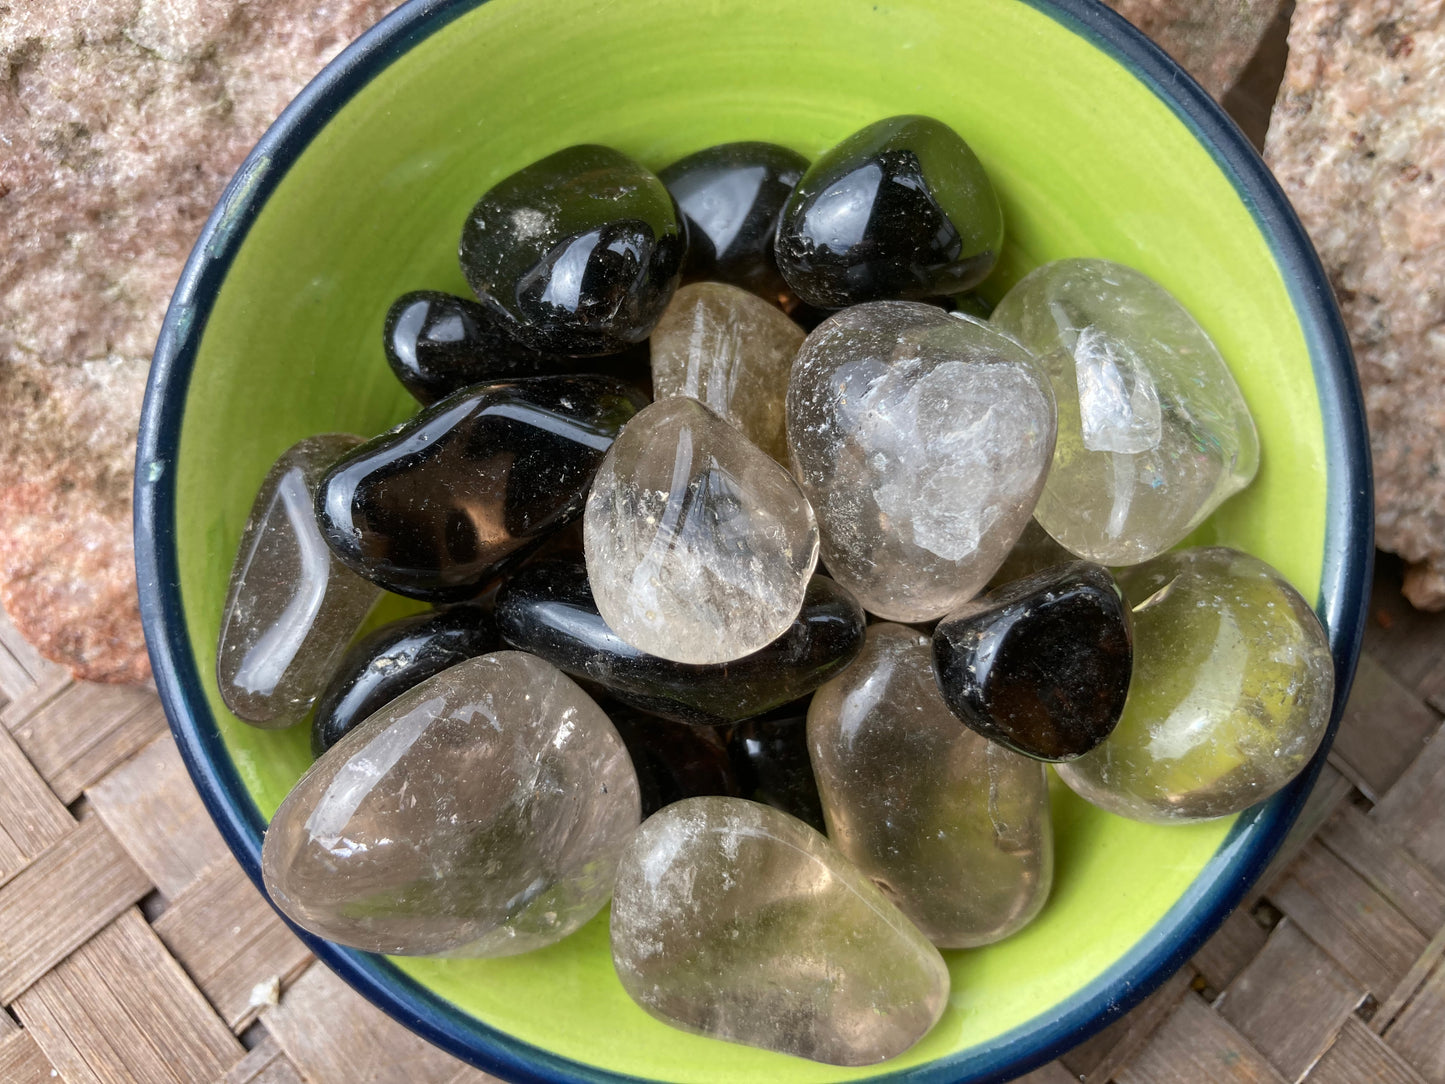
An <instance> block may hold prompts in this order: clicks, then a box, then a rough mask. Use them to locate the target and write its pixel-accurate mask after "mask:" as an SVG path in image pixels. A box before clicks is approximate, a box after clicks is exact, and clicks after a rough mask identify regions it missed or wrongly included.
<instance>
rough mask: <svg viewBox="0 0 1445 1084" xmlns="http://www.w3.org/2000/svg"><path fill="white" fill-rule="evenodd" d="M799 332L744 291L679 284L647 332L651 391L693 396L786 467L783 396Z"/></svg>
mask: <svg viewBox="0 0 1445 1084" xmlns="http://www.w3.org/2000/svg"><path fill="white" fill-rule="evenodd" d="M804 337H805V336H804V332H803V329H802V328H801V327H799V326H798V325H797V324H796V323H794V322H793V321H792V320H790V319H789V318H788V317H787V316H785V315H784V314H783V312H782V310H780V309H779V308H778V307H777V306H776V305H770V304H768V303H767V302H766V301H763V300H761V299H760V298H758V297H756V296H754V295H753V294H750V293H748V292H747V291H746V290H741V289H739V288H738V287H736V286H728V285H726V284H725V283H721V282H696V283H693V284H692V285H690V286H684V287H682V289H680V290H678V291H677V293H676V294H674V295H673V298H672V303H671V304H669V305H668V306H667V311H666V312H664V313H663V314H662V319H661V320H659V321H658V322H657V327H656V328H654V329H653V332H652V394H653V397H654V398H656V399H667V398H671V397H673V396H678V395H686V396H688V397H690V398H693V399H697V400H698V401H699V402H701V403H703V404H705V405H706V406H709V407H711V408H712V410H713V411H714V412H715V413H717V414H719V415H721V416H722V417H724V418H726V419H727V420H728V421H730V422H732V423H733V425H735V426H737V427H738V428H739V429H740V430H742V433H743V435H744V436H745V437H747V438H748V439H749V440H750V441H752V442H753V443H754V444H756V445H757V446H758V447H759V448H761V449H762V450H763V451H765V452H767V453H768V454H769V455H770V456H772V457H773V458H774V459H776V460H777V461H778V462H779V463H782V464H784V465H785V466H786V465H787V462H788V436H787V432H786V430H785V428H784V410H783V401H784V398H785V397H786V396H787V394H788V374H789V373H790V372H791V371H792V367H793V358H794V357H795V356H796V355H797V353H798V348H799V347H801V346H802V345H803V339H804Z"/></svg>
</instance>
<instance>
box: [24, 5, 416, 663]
mask: <svg viewBox="0 0 1445 1084" xmlns="http://www.w3.org/2000/svg"><path fill="white" fill-rule="evenodd" d="M390 6H391V2H390V0H333V2H330V3H327V4H325V5H317V4H313V3H311V2H309V0H268V2H267V3H265V4H252V3H244V4H243V3H235V2H224V3H222V2H215V0H88V2H86V3H78V2H71V3H64V2H60V0H57V2H54V3H52V2H49V0H45V2H23V0H22V2H21V3H18V4H12V5H10V6H9V7H8V8H3V9H0V11H3V15H0V143H3V144H4V146H3V147H0V252H3V253H4V254H5V257H4V259H3V260H0V448H3V449H5V453H6V460H7V462H6V466H7V470H6V472H5V475H4V478H3V479H0V602H3V604H4V606H5V608H6V610H7V611H8V612H9V613H10V615H11V618H12V619H13V620H14V622H15V624H16V625H17V626H18V627H19V628H20V630H21V631H22V632H23V633H24V634H25V636H26V637H27V638H28V639H30V640H31V641H32V642H34V643H35V644H36V645H37V646H38V647H39V648H40V649H41V651H42V652H43V653H44V654H46V655H47V656H49V657H51V658H53V659H55V660H57V661H59V662H62V663H65V664H66V665H68V666H69V667H70V668H71V669H72V670H73V671H74V673H75V674H76V676H77V677H81V678H88V679H93V680H102V681H141V680H144V679H145V678H146V677H147V675H148V672H149V667H148V664H147V662H146V657H145V645H144V640H143V638H142V636H141V630H140V620H139V616H138V611H137V607H136V601H135V577H134V569H133V558H132V554H131V541H130V531H131V526H130V514H131V513H130V478H131V466H132V460H133V456H134V443H135V427H136V421H137V417H138V413H139V408H140V398H141V392H142V390H143V388H144V385H145V377H146V371H147V367H148V364H149V358H150V353H151V350H152V348H153V346H154V344H155V338H156V334H157V332H158V331H159V329H160V322H161V317H162V316H163V315H164V312H165V305H166V301H167V299H168V298H169V296H170V293H171V290H172V288H173V286H174V284H175V281H176V278H177V276H178V275H179V274H180V270H181V265H182V264H183V263H184V261H185V257H186V254H187V253H188V252H189V250H190V248H191V245H192V243H193V242H194V240H195V237H196V234H197V233H198V232H199V231H200V228H201V225H202V223H203V222H204V221H205V218H206V215H207V213H208V212H209V210H210V208H211V206H212V205H213V204H214V203H215V201H216V199H217V197H218V196H219V195H220V192H221V189H222V188H223V187H224V185H225V182H226V180H227V178H229V176H230V175H231V173H232V172H233V171H234V170H235V168H236V166H237V165H239V164H240V161H241V159H242V158H243V157H244V156H245V153H246V151H247V150H248V149H249V148H250V146H251V145H252V144H253V143H254V142H255V141H256V139H257V138H258V137H259V136H260V134H261V133H262V132H263V131H264V130H265V128H266V126H267V125H268V124H269V123H270V122H271V120H272V119H274V118H275V116H276V115H277V114H278V113H279V112H280V111H281V108H282V107H283V106H284V105H285V104H286V102H287V101H289V100H290V99H291V98H292V97H293V96H294V95H295V93H296V92H297V91H298V90H299V89H300V88H301V86H302V85H303V84H304V83H305V81H306V80H307V79H309V78H310V77H311V76H312V75H313V74H315V72H316V71H317V70H318V69H319V68H321V66H322V65H323V64H325V63H326V61H328V60H330V59H331V57H332V56H334V55H335V54H336V53H337V52H339V51H340V49H341V48H342V46H343V45H345V43H346V42H347V41H348V40H349V39H351V38H352V37H354V36H356V35H357V34H358V33H359V32H360V31H361V30H363V29H364V28H365V27H367V26H368V25H370V24H371V23H372V22H374V21H375V20H376V19H378V18H379V17H380V16H381V15H382V14H383V13H384V12H385V11H386V10H387V9H388V8H389V7H390Z"/></svg>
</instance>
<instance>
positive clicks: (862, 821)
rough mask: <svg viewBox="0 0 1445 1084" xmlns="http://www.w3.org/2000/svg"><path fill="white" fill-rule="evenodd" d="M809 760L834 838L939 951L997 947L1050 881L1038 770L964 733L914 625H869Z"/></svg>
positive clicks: (822, 698)
mask: <svg viewBox="0 0 1445 1084" xmlns="http://www.w3.org/2000/svg"><path fill="white" fill-rule="evenodd" d="M808 752H809V756H810V759H811V760H812V763H813V772H814V774H815V775H816V776H817V780H818V792H819V794H820V795H821V796H822V799H823V816H824V817H825V818H826V820H827V824H828V838H829V839H831V840H832V841H833V842H834V843H835V844H836V845H837V847H838V849H839V850H841V851H842V852H843V853H844V854H845V855H846V856H847V857H848V859H849V860H850V861H851V862H853V864H854V865H856V866H857V867H858V868H859V869H860V870H862V871H863V873H865V874H866V875H867V876H868V877H870V878H872V880H873V881H874V883H875V884H877V885H878V886H879V887H880V888H881V889H882V890H883V892H884V894H885V895H886V896H887V897H888V898H889V900H891V901H892V902H893V903H894V904H896V905H897V906H898V907H899V909H901V910H902V911H903V913H904V914H906V915H907V916H908V917H909V918H910V919H911V920H912V921H913V922H914V923H916V924H917V926H918V928H919V929H920V930H922V931H923V933H924V934H925V935H926V936H927V937H928V938H929V939H930V940H931V941H932V942H933V943H934V944H935V945H938V946H939V947H940V948H969V947H973V946H976V945H986V944H989V943H991V942H994V941H998V940H1000V939H1002V938H1004V937H1007V936H1008V935H1009V934H1011V933H1014V932H1016V931H1017V930H1019V929H1021V928H1023V927H1024V926H1025V925H1027V924H1028V923H1029V922H1030V921H1032V920H1033V918H1034V916H1035V915H1037V914H1038V913H1039V910H1040V909H1041V908H1042V907H1043V905H1044V902H1045V900H1047V899H1048V895H1049V887H1050V885H1051V884H1052V882H1053V828H1052V826H1051V824H1050V821H1049V791H1048V779H1047V776H1046V774H1045V770H1044V766H1043V764H1041V763H1039V762H1038V761H1035V760H1030V759H1029V758H1028V757H1025V756H1021V755H1019V754H1018V753H1015V752H1012V751H1010V750H1008V749H1005V748H1004V747H1003V746H1002V745H997V744H995V743H993V742H991V741H989V740H988V739H986V738H984V737H982V736H981V735H979V734H976V733H974V732H973V731H972V730H970V729H968V728H967V727H965V726H964V725H963V724H962V723H960V722H959V721H958V720H957V719H956V718H954V716H953V713H952V712H950V711H949V709H948V706H947V705H946V704H945V703H944V701H943V698H942V697H941V696H940V695H939V692H938V688H937V685H936V684H935V682H934V677H933V662H932V649H931V645H930V642H929V639H928V638H927V637H926V636H924V635H922V634H921V633H919V632H918V630H917V629H911V628H907V627H905V626H903V625H894V624H887V623H885V624H877V625H870V626H869V628H868V639H867V642H866V643H865V644H864V647H863V653H862V654H861V655H859V656H858V659H857V661H856V662H854V663H853V665H852V666H850V667H849V668H848V669H847V670H845V671H844V672H843V673H842V674H841V675H839V676H838V677H836V678H834V679H833V680H832V681H830V682H828V684H826V685H824V686H823V687H822V688H821V689H819V690H818V691H817V692H816V693H815V694H814V695H813V702H812V704H811V705H810V706H809V708H808Z"/></svg>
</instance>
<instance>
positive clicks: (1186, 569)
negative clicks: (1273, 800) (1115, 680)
mask: <svg viewBox="0 0 1445 1084" xmlns="http://www.w3.org/2000/svg"><path fill="white" fill-rule="evenodd" d="M1118 578H1119V585H1120V586H1121V587H1122V588H1123V589H1124V593H1125V595H1126V596H1127V598H1128V600H1129V602H1130V603H1131V604H1132V605H1133V607H1134V614H1133V617H1134V677H1133V681H1132V683H1131V684H1130V688H1129V699H1128V702H1127V703H1126V704H1125V707H1124V714H1123V717H1122V718H1121V719H1120V720H1119V725H1118V726H1117V727H1115V728H1114V732H1113V733H1112V734H1111V735H1110V736H1109V737H1108V738H1106V739H1105V740H1104V742H1103V744H1101V745H1100V746H1099V747H1098V748H1096V749H1095V750H1093V751H1092V752H1090V753H1086V754H1084V755H1083V756H1082V757H1080V758H1079V759H1077V760H1074V761H1071V762H1069V763H1067V764H1060V765H1058V766H1057V768H1058V773H1059V778H1060V779H1062V780H1063V781H1064V782H1065V783H1067V784H1068V785H1069V787H1071V788H1072V789H1073V790H1074V791H1076V792H1077V793H1078V794H1080V795H1082V796H1083V797H1084V798H1087V799H1088V800H1089V801H1090V802H1093V803H1094V804H1095V805H1097V806H1099V807H1100V808H1101V809H1107V810H1109V811H1110V812H1111V813H1118V814H1119V815H1120V816H1124V817H1130V818H1132V819H1134V820H1141V821H1151V822H1155V823H1161V824H1162V823H1170V822H1175V821H1183V820H1198V819H1204V818H1209V817H1223V816H1226V815H1228V814H1230V813H1237V812H1239V811H1240V810H1242V809H1246V808H1248V807H1249V806H1251V805H1254V804H1255V803H1256V802H1259V801H1262V800H1263V799H1265V798H1268V797H1269V796H1270V795H1271V794H1273V793H1274V792H1275V791H1277V790H1279V789H1280V788H1281V787H1282V786H1284V785H1285V784H1286V783H1288V782H1289V781H1290V780H1291V779H1293V778H1294V777H1295V776H1296V775H1297V774H1299V772H1300V771H1301V770H1303V768H1304V767H1305V765H1306V764H1308V763H1309V760H1310V758H1311V757H1312V756H1314V753H1315V750H1316V749H1317V748H1319V744H1320V741H1321V740H1322V739H1323V737H1324V733H1325V728H1326V727H1327V726H1328V725H1329V719H1330V707H1331V704H1332V703H1333V697H1334V662H1333V659H1332V657H1331V655H1330V646H1329V641H1328V639H1327V638H1326V636H1325V631H1324V628H1323V627H1322V626H1321V625H1320V622H1319V619H1318V618H1317V617H1315V614H1314V611H1313V610H1311V609H1310V607H1309V605H1308V603H1306V602H1305V600H1304V599H1303V598H1301V597H1300V595H1299V592H1297V591H1296V590H1295V589H1294V588H1293V587H1291V586H1290V584H1289V583H1288V582H1287V581H1286V580H1285V579H1284V577H1283V576H1281V575H1280V574H1279V573H1278V572H1276V571H1275V570H1274V569H1273V568H1271V567H1270V566H1269V565H1267V564H1265V563H1264V562H1263V561H1261V560H1259V559H1258V558H1256V557H1251V556H1250V555H1249V554H1246V553H1240V552H1238V551H1237V550H1231V549H1225V548H1223V547H1208V548H1202V549H1190V550H1181V551H1179V552H1176V553H1168V554H1165V555H1164V556H1163V557H1159V558H1156V559H1155V560H1153V561H1150V562H1148V563H1147V564H1144V565H1140V566H1139V567H1138V568H1131V569H1126V570H1124V571H1123V572H1121V573H1120V574H1119V577H1118Z"/></svg>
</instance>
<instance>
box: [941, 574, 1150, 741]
mask: <svg viewBox="0 0 1445 1084" xmlns="http://www.w3.org/2000/svg"><path fill="white" fill-rule="evenodd" d="M933 664H934V672H935V676H936V677H937V678H938V687H939V689H940V691H941V692H942V693H943V699H944V700H945V701H947V703H948V706H949V708H951V709H952V711H953V713H954V714H955V715H957V716H958V717H959V718H960V719H962V720H963V721H964V722H965V723H966V724H968V725H969V726H970V727H972V728H973V729H974V730H976V731H978V732H979V733H980V734H982V735H983V736H984V737H986V738H989V739H991V740H993V741H996V742H999V743H1001V744H1003V745H1006V746H1008V747H1009V748H1010V749H1013V750H1014V751H1016V752H1019V753H1023V754H1024V755H1025V756H1030V757H1035V758H1037V759H1039V760H1073V759H1074V758H1075V757H1079V756H1083V755H1084V754H1085V753H1087V752H1088V751H1089V750H1090V749H1093V748H1094V747H1095V746H1097V745H1098V744H1099V743H1100V742H1102V741H1103V740H1104V739H1105V738H1107V737H1108V736H1109V734H1110V733H1111V732H1112V731H1113V729H1114V726H1115V725H1116V724H1117V723H1118V722H1119V716H1120V714H1121V713H1122V712H1123V710H1124V700H1125V698H1126V697H1127V696H1128V695H1129V678H1130V675H1131V674H1132V673H1133V669H1134V631H1133V622H1132V620H1131V618H1130V615H1129V605H1128V603H1127V602H1126V601H1125V600H1124V595H1123V593H1122V592H1121V591H1120V590H1119V585H1118V584H1117V583H1115V582H1114V577H1113V576H1111V575H1110V574H1109V571H1108V570H1107V569H1105V568H1101V567H1100V566H1099V565H1094V564H1089V563H1088V562H1086V561H1075V562H1072V563H1070V564H1066V565H1058V566H1056V567H1054V568H1048V569H1044V570H1043V571H1042V572H1036V573H1034V574H1033V575H1032V576H1027V577H1025V578H1024V579H1022V580H1017V581H1015V582H1014V583H1011V584H1007V585H1006V586H1004V587H1000V588H998V589H997V590H995V591H991V592H989V593H988V594H987V595H984V596H983V597H982V598H980V599H977V600H975V601H974V602H971V603H969V604H968V605H966V606H965V607H963V609H961V610H959V611H957V612H955V613H952V614H949V615H948V616H947V617H945V618H944V619H943V620H942V621H940V622H939V623H938V627H937V628H936V629H934V632H933Z"/></svg>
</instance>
